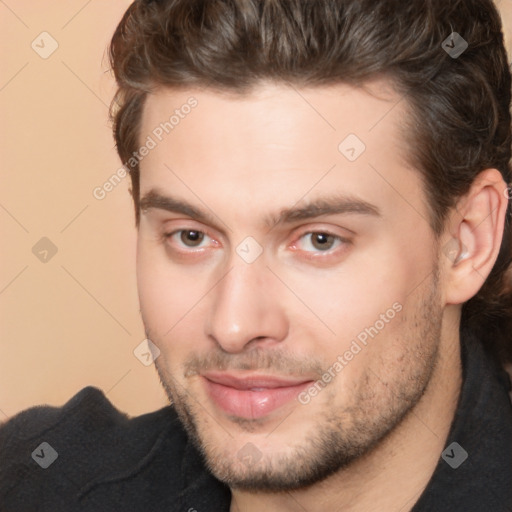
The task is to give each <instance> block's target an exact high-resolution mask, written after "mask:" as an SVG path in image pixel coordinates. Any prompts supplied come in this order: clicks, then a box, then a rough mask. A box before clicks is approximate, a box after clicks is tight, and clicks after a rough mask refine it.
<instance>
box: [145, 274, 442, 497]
mask: <svg viewBox="0 0 512 512" xmlns="http://www.w3.org/2000/svg"><path fill="white" fill-rule="evenodd" d="M434 274H436V272H434ZM437 283H438V280H437V278H436V276H435V277H434V279H433V281H432V283H431V287H430V290H428V291H427V292H426V293H425V294H424V300H423V301H421V300H418V302H417V304H418V306H417V308H416V311H415V312H414V314H413V315H412V317H411V318H409V319H404V320H403V321H404V322H407V323H406V324H405V325H409V326H410V327H408V328H407V329H408V330H407V332H406V333H405V334H404V335H403V336H402V350H403V352H402V354H401V357H400V358H399V359H400V361H399V362H397V363H396V367H395V368H394V370H395V371H394V372H393V373H392V374H391V377H389V373H388V372H386V375H388V377H387V378H386V381H384V380H383V379H382V377H381V376H380V375H379V373H384V372H379V368H375V369H372V368H366V370H365V372H364V373H363V377H362V379H360V382H358V383H354V388H355V389H356V391H354V398H353V399H352V400H351V402H350V404H348V405H345V406H343V407H340V408H334V407H332V406H329V404H333V403H335V399H336V394H335V389H333V388H334V386H335V379H334V382H333V383H332V384H334V385H333V386H331V387H328V388H326V390H324V391H322V393H326V396H327V397H330V400H325V401H324V402H323V404H324V410H323V411H322V410H320V409H318V408H315V409H313V410H312V411H311V414H308V415H307V417H308V422H309V423H308V424H309V425H310V426H309V428H308V431H307V432H306V433H304V434H302V437H301V439H298V440H297V444H296V446H294V447H293V450H290V449H288V450H287V451H286V452H284V451H282V452H277V451H276V452H273V453H261V457H260V458H259V460H257V461H255V462H254V463H247V461H243V460H242V458H241V457H239V456H237V455H238V454H237V451H238V450H237V451H234V450H233V446H234V445H236V442H235V441H236V434H237V433H240V431H242V432H243V433H244V435H246V433H247V432H252V431H255V430H256V431H259V432H261V431H262V430H261V428H260V426H259V424H258V422H257V421H256V422H251V421H250V420H241V421H233V427H234V428H233V429H231V431H232V434H233V437H234V438H235V439H232V440H231V441H230V442H225V443H224V445H222V442H220V441H219V437H218V436H216V435H215V429H220V427H219V425H218V424H217V423H216V422H215V421H213V420H212V418H211V417H210V416H209V415H208V414H207V413H206V412H205V409H204V408H203V407H202V406H201V405H200V404H199V401H198V399H197V398H196V397H193V396H192V395H191V394H190V393H189V392H188V390H187V389H185V387H183V385H181V384H179V383H178V382H177V381H176V379H175V378H173V376H171V375H170V374H169V373H168V372H167V370H166V369H165V368H164V366H163V365H162V364H161V362H160V359H157V360H156V361H155V366H156V369H157V372H158V376H159V378H160V381H161V383H162V386H163V387H164V389H165V391H166V394H167V396H168V398H169V400H170V402H171V403H173V404H174V406H175V408H176V411H177V413H178V416H179V418H180V420H181V421H182V423H183V425H184V427H185V429H186V431H187V433H188V436H189V438H190V440H191V441H192V443H193V444H194V445H195V446H196V448H197V449H198V450H199V452H200V453H201V454H202V456H203V458H204V461H205V464H206V466H207V467H208V469H209V470H210V471H211V473H213V475H215V477H216V478H217V479H219V480H221V481H222V482H224V483H225V484H227V485H228V486H229V487H231V488H232V489H240V490H245V491H250V492H280V491H293V490H298V489H303V488H305V487H309V486H311V485H313V484H315V483H318V482H320V481H322V480H324V479H326V478H327V477H329V476H331V475H333V474H334V473H336V472H338V471H340V470H342V469H344V468H348V467H349V466H350V465H351V464H352V463H353V462H354V461H356V460H357V459H359V458H360V457H362V456H363V455H367V454H369V453H370V452H371V451H372V450H374V449H375V448H376V447H377V446H378V445H379V444H380V443H381V442H382V441H383V440H384V439H385V438H386V436H387V435H388V434H390V433H391V432H392V431H393V430H395V429H396V428H397V427H398V426H399V425H400V424H401V422H402V421H403V420H404V419H405V418H406V416H407V415H408V414H409V413H411V411H412V410H413V409H414V407H415V406H416V405H417V404H418V403H419V401H420V400H421V397H422V396H423V395H424V394H425V392H426V390H427V388H428V385H429V383H430V381H431V379H432V376H433V374H434V372H435V368H436V364H437V361H438V348H439V344H440V339H441V329H442V326H441V324H442V309H441V307H440V305H439V301H438V286H437ZM146 327H148V326H146ZM147 332H148V337H149V330H148V329H147ZM405 338H406V339H405ZM372 342H373V343H378V342H379V340H378V338H377V339H375V340H372ZM365 349H366V348H365ZM232 357H234V358H236V357H237V356H232ZM161 359H162V358H161ZM270 365H271V363H268V361H267V362H266V363H265V365H264V366H265V367H269V366H270ZM231 368H234V366H232V367H231ZM294 368H295V369H296V368H297V367H296V366H295V367H294ZM380 370H384V368H382V369H380ZM276 373H278V372H276ZM327 390H329V393H330V396H329V395H327V393H328V391H327ZM339 394H340V395H341V394H342V393H341V392H340V393H339ZM318 399H319V398H317V399H315V400H318ZM315 400H313V401H312V402H311V404H314V403H316V402H315ZM308 406H309V404H308V405H306V406H304V405H299V404H298V403H297V407H298V408H300V409H299V411H302V410H303V409H302V408H304V407H308ZM312 415H314V418H315V419H314V424H313V425H311V420H310V418H311V416H312ZM285 421H293V413H292V414H291V415H290V416H289V417H288V418H287V419H286V420H285ZM260 423H261V422H260ZM235 425H236V427H237V428H235ZM278 430H279V432H278V433H276V435H282V436H283V440H285V441H286V443H287V444H288V445H289V444H290V443H292V442H293V440H290V436H289V435H288V436H286V434H283V432H286V430H285V429H283V428H280V429H278ZM301 432H302V431H301ZM221 435H222V436H223V437H224V438H225V437H226V436H225V432H221ZM271 435H273V434H271ZM228 437H229V436H228Z"/></svg>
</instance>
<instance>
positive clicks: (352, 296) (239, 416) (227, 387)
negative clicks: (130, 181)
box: [137, 84, 442, 489]
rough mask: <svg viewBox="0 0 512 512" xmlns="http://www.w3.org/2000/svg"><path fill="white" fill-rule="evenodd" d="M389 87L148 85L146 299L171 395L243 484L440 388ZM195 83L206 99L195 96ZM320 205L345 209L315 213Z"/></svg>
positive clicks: (422, 255)
mask: <svg viewBox="0 0 512 512" xmlns="http://www.w3.org/2000/svg"><path fill="white" fill-rule="evenodd" d="M380 85H381V88H380V89H379V88H378V86H379V84H376V89H375V90H377V91H380V92H381V93H382V90H383V89H382V85H385V84H380ZM387 91H388V92H387V93H386V94H387V97H386V99H382V98H380V99H379V98H377V97H375V96H372V95H370V94H368V93H366V92H363V91H362V90H358V89H354V88H350V87H348V86H345V85H338V86H336V87H330V88H315V89H308V90H303V89H302V90H296V89H293V88H286V87H284V86H270V85H266V86H264V87H260V88H259V89H257V90H256V91H255V92H254V93H252V94H251V95H248V96H243V97H238V98H237V97H234V96H230V95H227V94H219V93H216V92H213V91H206V90H205V91H199V90H191V91H170V90H162V91H160V92H158V93H156V94H154V95H151V96H149V97H148V100H147V103H146V106H145V110H144V115H143V119H142V127H141V134H140V141H141V143H144V141H146V137H147V136H150V137H152V139H154V141H155V142H156V143H157V144H156V147H154V148H153V149H151V150H150V151H149V154H148V155H147V156H145V158H144V160H143V161H142V163H141V180H140V184H141V199H142V205H143V209H142V212H141V219H140V227H139V237H138V257H137V273H138V285H139V294H140V301H141V311H142V316H143V320H144V324H145V327H146V332H147V335H148V337H149V338H150V339H151V341H152V342H153V343H154V344H155V345H157V347H158V348H159V350H160V356H159V357H158V358H157V359H156V361H155V364H156V367H157V370H158V373H159V376H160V379H161V381H162V383H163V385H164V387H165V389H166V391H167V393H168V395H169V398H170V399H171V400H172V401H173V402H174V403H175V405H176V408H177V411H178V412H179V414H180V417H181V419H182V421H183V423H184V424H185V426H186V428H187V429H188V431H189V433H190V435H191V436H192V438H193V439H194V441H195V442H196V443H197V444H198V446H199V447H200V449H201V450H202V451H203V453H204V455H205V457H206V459H207V461H208V464H209V467H210V468H211V470H212V471H213V473H214V474H215V475H216V476H217V477H218V478H220V479H221V480H224V481H225V482H227V483H228V484H229V485H231V486H232V487H239V488H246V489H258V488H259V489H293V488H296V487H299V486H302V485H306V484H310V483H313V482H315V481H318V480H320V479H322V478H324V477H326V476H327V475H329V474H331V473H333V472H334V471H336V470H338V469H340V468H341V467H343V466H346V465H348V464H349V463H350V462H352V461H353V460H355V459H356V458H358V457H360V456H361V455H362V454H364V453H367V452H368V451H369V450H371V449H372V448H373V447H374V446H376V444H377V443H378V441H379V440H381V439H383V438H384V436H385V435H386V434H387V433H388V432H391V431H393V429H394V428H395V427H397V426H398V425H399V424H400V422H401V420H402V419H403V418H404V416H405V414H406V413H407V412H408V411H410V410H411V408H413V407H414V406H415V405H416V404H417V403H418V401H419V400H420V398H421V396H422V394H423V393H424V392H425V390H426V389H427V387H428V384H429V381H430V378H431V375H432V372H433V369H434V368H435V363H436V361H437V354H438V350H437V349H438V345H439V342H440V332H441V317H442V304H441V300H440V294H439V290H438V287H437V265H436V263H437V256H436V254H435V251H434V247H435V243H434V242H435V240H434V236H433V233H432V231H431V229H430V227H429V224H428V222H427V218H428V214H427V206H426V200H425V195H424V193H423V187H422V184H421V179H420V176H419V173H418V172H417V171H415V170H413V169H411V168H410V167H409V166H408V165H407V164H406V163H405V162H404V159H403V155H404V154H405V153H406V151H407V148H405V147H404V143H403V137H402V136H401V134H400V133H399V127H400V126H401V125H403V123H404V119H405V116H406V112H405V107H404V103H405V102H401V103H399V104H397V105H396V106H395V107H394V108H391V107H393V105H394V104H395V103H396V102H397V101H398V100H399V97H398V96H395V95H394V94H393V93H391V92H390V90H389V88H388V89H387ZM191 96H193V97H194V98H195V99H196V100H197V106H195V107H194V108H182V106H183V105H185V104H187V100H188V99H189V98H190V97H191ZM176 109H178V110H179V113H180V114H181V115H180V116H179V117H180V120H179V122H177V123H175V125H174V127H173V128H172V129H169V127H168V126H167V128H168V131H169V133H168V134H166V133H165V132H164V133H163V135H162V133H161V132H162V130H161V129H160V130H158V129H157V128H158V127H159V126H160V124H161V123H162V122H165V121H167V120H169V117H170V116H171V115H172V114H173V112H174V111H175V110H176ZM180 109H181V110H180ZM184 112H188V113H186V114H184ZM174 121H176V119H175V120H174ZM155 130H156V131H155ZM155 133H156V134H158V135H159V136H160V137H156V136H155ZM349 134H355V135H356V136H357V138H358V139H360V140H358V139H357V138H355V137H354V135H350V137H349V138H348V139H347V136H349ZM158 138H161V139H162V140H161V141H159V140H158ZM343 141H344V142H343ZM361 141H362V143H364V145H365V146H366V148H365V149H364V147H363V146H362V144H361ZM340 143H341V145H340ZM171 199H172V200H173V201H171ZM176 201H179V202H181V203H187V204H189V205H191V206H193V207H194V208H195V209H196V210H200V211H203V212H205V213H206V214H207V216H208V217H207V218H198V217H196V216H195V214H193V213H192V211H190V210H189V211H187V212H185V211H184V210H180V209H179V208H176V204H177V203H176ZM322 201H323V202H322ZM313 203H314V204H317V203H318V205H319V206H320V207H324V206H326V205H328V204H330V205H332V206H335V209H334V210H331V211H330V213H326V212H325V210H323V209H322V208H320V210H318V209H316V210H315V209H314V208H313V209H311V208H310V209H309V210H307V211H306V210H304V208H305V207H306V206H308V205H309V206H311V205H312V204H313ZM288 210H291V213H290V212H289V213H290V214H289V215H281V214H282V213H283V212H286V211H288ZM295 210H299V211H302V213H295V214H294V213H293V211H295ZM279 218H280V221H279V222H277V223H276V221H277V220H278V219H279Z"/></svg>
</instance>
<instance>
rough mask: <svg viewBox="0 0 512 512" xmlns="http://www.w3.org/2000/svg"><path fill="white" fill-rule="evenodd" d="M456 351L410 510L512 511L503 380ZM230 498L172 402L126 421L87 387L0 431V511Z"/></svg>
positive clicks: (152, 511) (468, 351)
mask: <svg viewBox="0 0 512 512" xmlns="http://www.w3.org/2000/svg"><path fill="white" fill-rule="evenodd" d="M461 348H462V351H461V355H462V368H463V386H462V390H461V395H460V397H459V402H458V406H457V411H456V414H455V417H454V420H453V422H452V426H451V429H450V433H449V436H448V440H447V442H446V449H445V450H444V452H443V454H440V458H439V463H438V465H437V467H436V469H435V472H434V474H433V475H432V478H431V479H430V482H429V483H428V485H427V487H426V489H425V490H424V492H423V493H422V495H421V497H420V498H419V500H418V501H417V502H416V504H415V505H414V507H413V509H412V511H413V512H445V511H448V512H459V511H460V512H512V405H511V401H510V396H509V392H510V390H511V382H510V378H509V376H508V374H507V373H506V372H505V371H504V370H503V369H501V367H499V366H498V365H497V364H496V363H495V362H494V361H493V360H492V359H491V358H490V357H489V356H488V355H487V354H486V353H485V352H484V350H483V348H482V347H481V346H480V344H479V343H478V342H477V341H475V340H470V339H468V340H466V341H465V342H463V343H462V347H461ZM453 443H457V444H453ZM466 456H467V458H466ZM45 466H46V468H45ZM230 500H231V494H230V491H229V489H228V488H227V487H226V486H225V485H224V484H222V483H221V482H219V481H218V480H216V479H215V478H214V477H213V476H212V475H211V474H209V473H208V472H207V470H206V469H205V466H204V463H203V460H202V457H201V456H200V455H199V453H198V452H197V451H196V449H195V448H194V446H193V445H192V444H191V443H190V442H189V441H188V439H187V436H186V433H185V432H184V430H183V428H182V426H181V424H180V421H179V419H178V417H177V415H176V412H175V410H174V408H173V407H172V406H168V407H165V408H162V409H160V410H158V411H156V412H152V413H149V414H144V415H142V416H138V417H135V418H130V417H128V416H127V415H126V414H123V413H121V412H119V411H118V410H117V409H115V408H114V407H113V406H112V404H111V403H110V402H109V401H108V400H107V398H106V397H105V395H104V394H103V393H102V392H101V391H100V390H99V389H97V388H94V387H86V388H84V389H82V390H81V391H80V392H79V393H77V394H76V395H75V396H74V397H73V398H71V400H69V401H68V402H67V403H66V404H65V405H64V406H63V407H49V406H38V407H33V408H31V409H28V410H26V411H23V412H21V413H19V414H18V415H16V416H15V417H14V418H12V419H10V420H9V421H7V422H6V423H4V424H3V425H2V426H1V428H0V511H1V512H31V511H38V512H45V511H52V512H58V511H61V510H62V511H69V512H75V511H95V512H98V511H99V512H110V511H122V512H130V511H144V512H160V511H162V512H163V511H165V512H173V511H180V512H207V511H212V512H223V511H229V506H230ZM397 512H399V511H397ZM400 512H405V509H404V510H401V511H400Z"/></svg>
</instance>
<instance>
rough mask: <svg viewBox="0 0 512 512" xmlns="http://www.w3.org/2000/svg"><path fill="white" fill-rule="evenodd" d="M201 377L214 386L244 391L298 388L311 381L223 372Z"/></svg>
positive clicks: (204, 374)
mask: <svg viewBox="0 0 512 512" xmlns="http://www.w3.org/2000/svg"><path fill="white" fill-rule="evenodd" d="M202 376H203V377H204V378H205V379H207V380H209V381H211V382H215V383H216V384H221V385H223V386H228V387H230V388H235V389H240V390H246V389H254V388H268V389H275V388H288V387H291V386H298V385H299V384H305V383H306V382H310V381H311V380H312V379H307V378H306V379H304V378H283V377H275V376H273V375H262V374H250V375H245V376H238V375H234V374H232V373H224V372H206V373H203V374H202Z"/></svg>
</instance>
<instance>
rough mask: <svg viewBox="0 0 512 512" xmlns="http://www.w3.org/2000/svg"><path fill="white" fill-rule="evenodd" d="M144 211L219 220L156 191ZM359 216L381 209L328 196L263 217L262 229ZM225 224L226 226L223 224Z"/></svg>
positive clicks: (145, 200)
mask: <svg viewBox="0 0 512 512" xmlns="http://www.w3.org/2000/svg"><path fill="white" fill-rule="evenodd" d="M139 206H140V209H141V210H142V211H146V210H149V209H151V208H155V209H159V210H165V211H168V212H173V213H181V214H183V215H186V216H188V217H191V218H192V219H195V220H197V221H199V222H202V223H205V224H212V225H215V224H216V218H217V219H218V218H219V217H218V216H217V215H215V214H213V213H210V212H209V211H207V210H205V209H202V208H199V207H197V206H194V205H192V204H190V203H188V202H187V201H184V200H182V199H177V198H174V197H171V196H167V195H163V194H161V193H159V192H158V191H156V190H151V191H149V192H148V193H147V194H145V195H144V196H143V197H142V198H141V200H140V202H139ZM340 214H345V215H346V214H358V215H368V216H373V217H381V212H380V210H379V208H378V207H377V206H375V205H373V204H370V203H368V202H366V201H363V200H361V199H358V198H355V197H352V196H345V195H329V196H327V197H321V198H318V199H314V200H311V201H309V202H308V203H306V204H305V205H304V204H303V205H301V206H295V205H294V206H292V207H290V208H284V209H281V210H280V211H279V212H278V213H275V214H270V215H267V216H265V217H264V219H263V225H264V226H265V227H267V228H273V227H275V226H276V225H277V224H282V225H284V224H291V223H294V222H297V221H303V220H310V219H315V218H317V217H320V216H323V215H340ZM223 224H224V223H223Z"/></svg>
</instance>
